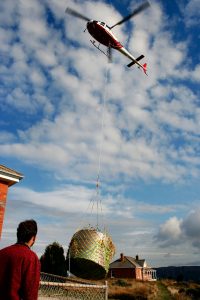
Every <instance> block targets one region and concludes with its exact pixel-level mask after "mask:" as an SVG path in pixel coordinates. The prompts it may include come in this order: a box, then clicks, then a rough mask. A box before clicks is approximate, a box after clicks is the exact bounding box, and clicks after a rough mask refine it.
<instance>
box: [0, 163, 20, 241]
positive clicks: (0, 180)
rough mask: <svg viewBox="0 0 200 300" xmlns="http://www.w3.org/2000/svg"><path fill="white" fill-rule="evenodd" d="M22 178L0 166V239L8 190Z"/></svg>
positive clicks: (18, 174)
mask: <svg viewBox="0 0 200 300" xmlns="http://www.w3.org/2000/svg"><path fill="white" fill-rule="evenodd" d="M22 178H23V175H22V174H21V173H18V172H17V171H14V170H12V169H9V168H7V167H5V166H3V165H0V238H1V232H2V227H3V221H4V213H5V209H6V199H7V193H8V188H9V187H10V186H11V185H13V184H15V183H17V182H19V181H20V180H21V179H22Z"/></svg>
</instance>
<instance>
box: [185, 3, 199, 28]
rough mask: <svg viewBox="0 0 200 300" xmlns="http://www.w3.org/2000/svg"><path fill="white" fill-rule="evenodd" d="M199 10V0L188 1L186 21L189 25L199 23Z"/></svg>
mask: <svg viewBox="0 0 200 300" xmlns="http://www.w3.org/2000/svg"><path fill="white" fill-rule="evenodd" d="M199 11H200V3H199V1H198V0H190V1H188V3H187V5H186V6H185V7H184V15H185V21H186V25H187V26H188V27H191V26H198V25H199V16H200V14H199Z"/></svg>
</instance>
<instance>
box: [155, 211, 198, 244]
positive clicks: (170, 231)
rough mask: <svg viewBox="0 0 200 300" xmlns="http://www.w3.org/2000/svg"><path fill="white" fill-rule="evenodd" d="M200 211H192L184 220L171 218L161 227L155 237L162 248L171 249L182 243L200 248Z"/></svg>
mask: <svg viewBox="0 0 200 300" xmlns="http://www.w3.org/2000/svg"><path fill="white" fill-rule="evenodd" d="M199 220H200V209H199V208H197V209H196V210H195V211H191V212H190V213H189V214H188V215H187V216H185V218H184V219H178V218H177V217H171V218H170V219H168V220H167V221H166V222H165V223H164V224H162V225H160V228H159V231H158V233H157V235H156V236H155V239H156V240H157V242H159V243H160V244H161V246H162V247H166V246H168V247H170V246H172V245H178V244H182V243H186V244H188V243H189V244H191V245H192V246H193V247H194V248H197V249H199V248H200V239H199V230H200V221H199Z"/></svg>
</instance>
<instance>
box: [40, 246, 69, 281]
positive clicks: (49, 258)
mask: <svg viewBox="0 0 200 300" xmlns="http://www.w3.org/2000/svg"><path fill="white" fill-rule="evenodd" d="M40 262H41V271H42V272H45V273H49V274H54V275H60V276H66V273H67V272H66V262H65V256H64V249H63V247H62V246H61V245H59V243H57V242H54V243H52V244H50V245H48V246H47V247H46V249H45V252H44V254H43V255H42V256H41V258H40Z"/></svg>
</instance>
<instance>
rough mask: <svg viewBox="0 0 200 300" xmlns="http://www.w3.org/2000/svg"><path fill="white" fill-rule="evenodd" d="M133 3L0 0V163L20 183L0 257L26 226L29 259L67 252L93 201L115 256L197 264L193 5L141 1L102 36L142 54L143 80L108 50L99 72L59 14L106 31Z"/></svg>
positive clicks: (199, 123) (82, 38)
mask: <svg viewBox="0 0 200 300" xmlns="http://www.w3.org/2000/svg"><path fill="white" fill-rule="evenodd" d="M139 3H141V1H139V0H138V1H123V5H122V1H118V0H116V1H72V0H71V1H63V0H59V1H57V0H44V1H42V2H41V1H38V0H19V1H14V0H7V1H1V3H0V58H1V64H0V76H1V81H0V103H1V105H0V113H1V118H0V164H3V165H6V166H7V167H10V168H13V169H15V170H17V171H19V172H21V173H23V174H24V179H23V180H22V181H21V182H20V183H19V184H17V185H15V186H13V187H12V188H10V190H9V195H8V201H7V208H6V214H5V223H4V230H3V235H2V239H1V242H0V243H1V247H3V246H5V245H8V244H10V243H11V242H14V241H15V231H16V226H17V224H18V223H19V222H20V221H21V220H24V219H27V218H34V219H36V220H37V222H38V225H39V233H38V239H37V243H36V245H35V246H34V249H35V251H36V252H37V253H38V255H39V256H40V255H41V254H42V253H43V252H44V249H45V247H46V246H47V245H48V244H49V243H51V242H53V241H58V242H59V243H60V244H62V245H63V246H64V248H65V249H67V246H68V243H69V241H70V239H71V237H72V235H73V233H74V232H75V231H76V230H77V229H79V228H81V227H82V226H86V225H88V223H89V222H90V223H92V224H94V225H95V222H96V220H95V218H96V215H95V214H92V215H91V214H90V207H89V203H90V201H91V200H93V201H94V202H95V201H96V199H97V198H98V199H99V201H101V203H102V213H100V215H101V216H100V217H101V223H102V226H103V227H104V225H105V226H106V228H107V230H108V232H109V233H110V235H111V236H112V238H113V241H114V243H115V245H116V257H117V256H118V255H119V253H121V252H123V253H124V254H125V255H129V256H135V255H136V254H139V256H141V257H144V258H146V259H147V261H148V262H149V263H150V264H151V265H153V266H167V265H183V264H184V265H186V264H199V263H200V261H199V248H200V238H199V231H200V198H199V194H200V187H199V178H200V155H199V154H200V143H199V137H200V130H199V128H200V100H199V95H200V92H199V82H200V57H199V53H200V51H199V50H200V46H199V45H200V43H199V37H200V36H199V19H200V18H199V11H200V2H199V1H197V0H187V1H186V0H182V1H175V0H174V1H158V0H157V1H156V0H151V1H150V3H151V7H150V8H149V9H147V10H146V11H145V12H143V13H142V14H140V15H138V16H137V17H135V18H134V19H131V20H130V21H129V22H127V23H125V24H123V25H122V26H117V27H115V28H114V29H113V32H114V33H115V35H116V36H118V37H119V40H120V41H121V42H122V43H123V44H124V46H125V47H127V48H128V49H129V51H130V52H131V53H132V54H133V55H134V56H135V57H137V56H139V55H141V54H144V55H145V59H144V62H147V65H148V74H149V76H148V77H147V76H145V75H144V74H143V72H141V71H140V70H138V68H136V67H135V68H134V67H132V68H130V69H128V68H127V67H126V65H127V63H128V62H129V61H128V59H127V58H126V57H124V56H122V55H121V54H120V53H117V52H116V51H115V52H114V53H113V63H112V64H108V63H107V60H106V57H105V56H104V55H102V54H101V53H100V52H99V51H98V50H97V49H96V48H94V47H93V46H92V44H91V43H90V36H89V34H88V33H87V32H84V29H85V27H86V24H85V23H84V21H82V20H78V19H75V18H73V17H72V16H69V15H66V14H65V9H66V7H67V6H70V7H72V8H74V9H76V10H78V11H79V12H81V13H82V14H85V15H86V16H88V17H91V18H92V19H96V20H102V21H105V22H106V23H107V24H108V25H112V24H115V23H116V22H117V21H119V20H120V19H121V18H122V17H123V16H125V15H126V14H129V13H130V12H131V11H132V10H133V9H134V7H135V6H137V4H139ZM102 120H103V130H102ZM100 153H101V156H100V157H101V160H100V161H101V168H100V171H101V172H100V183H101V184H100V190H99V193H100V194H99V196H98V197H97V194H96V188H95V182H96V178H97V174H98V167H99V155H100ZM94 210H95V209H94Z"/></svg>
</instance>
